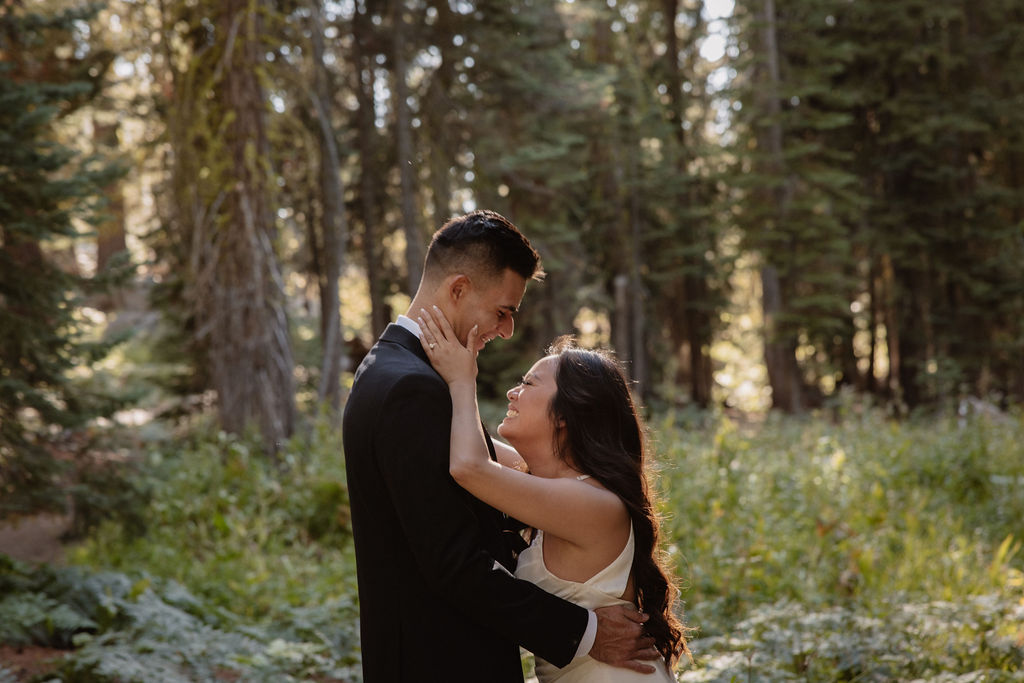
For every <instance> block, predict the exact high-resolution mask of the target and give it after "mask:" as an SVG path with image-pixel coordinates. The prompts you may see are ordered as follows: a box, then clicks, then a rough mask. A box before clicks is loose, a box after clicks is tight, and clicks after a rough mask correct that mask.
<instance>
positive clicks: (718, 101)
mask: <svg viewBox="0 0 1024 683" xmlns="http://www.w3.org/2000/svg"><path fill="white" fill-rule="evenodd" d="M735 8H736V5H735V2H734V0H706V2H705V3H704V21H705V23H706V25H707V37H705V38H704V39H703V40H702V41H701V45H700V56H701V57H702V58H704V59H705V60H707V61H708V62H711V63H716V62H718V63H719V64H720V65H719V66H718V67H717V68H716V69H714V70H713V71H712V72H711V73H710V74H708V80H707V88H708V92H709V93H710V94H711V95H712V103H711V106H712V107H713V108H714V111H715V115H714V119H713V121H712V122H711V129H712V131H713V132H714V134H715V135H716V136H718V137H719V138H720V139H721V140H722V142H727V139H726V138H727V137H728V135H729V128H730V126H731V123H732V113H733V110H734V109H733V104H734V103H733V102H731V101H730V100H729V98H728V97H723V96H715V94H716V93H721V92H722V91H723V90H725V89H726V88H728V87H729V85H730V83H731V82H732V79H733V78H735V76H736V71H735V69H733V68H732V67H731V66H730V65H729V64H728V62H723V61H722V60H723V58H724V57H725V56H726V54H730V53H731V48H730V40H731V35H730V26H729V20H730V19H731V17H732V13H733V10H735ZM732 49H735V48H732Z"/></svg>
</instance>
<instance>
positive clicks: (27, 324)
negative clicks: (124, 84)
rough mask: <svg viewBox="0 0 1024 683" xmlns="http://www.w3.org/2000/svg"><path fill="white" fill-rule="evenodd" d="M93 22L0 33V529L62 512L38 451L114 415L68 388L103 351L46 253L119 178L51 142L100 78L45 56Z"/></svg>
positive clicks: (53, 464) (6, 24)
mask: <svg viewBox="0 0 1024 683" xmlns="http://www.w3.org/2000/svg"><path fill="white" fill-rule="evenodd" d="M91 13H92V12H91V11H86V10H81V9H78V10H74V11H71V12H65V13H57V14H55V15H53V16H46V17H44V16H42V15H38V14H33V13H25V12H22V11H14V10H12V11H5V12H4V15H3V17H2V24H0V29H2V31H0V51H2V53H3V54H4V56H5V61H4V63H2V64H0V187H2V188H3V190H2V194H0V329H2V330H3V335H2V336H0V494H2V495H0V517H3V516H6V515H11V514H19V513H25V512H31V511H34V510H37V509H41V508H49V509H60V508H62V507H63V501H64V496H63V495H62V493H61V491H60V490H59V487H58V485H57V482H56V478H57V476H58V474H59V473H60V472H61V471H62V469H63V464H62V462H61V461H60V460H59V459H57V458H55V457H54V455H53V453H52V452H51V451H50V450H49V448H48V445H49V444H48V442H49V441H50V440H52V437H53V436H54V435H55V434H59V433H60V431H61V430H62V429H66V428H69V427H75V426H78V425H81V424H82V423H83V422H84V421H85V420H87V419H88V418H90V417H93V416H95V415H97V414H103V413H104V412H105V411H109V410H111V409H113V407H114V406H115V405H116V402H115V401H113V400H111V399H110V397H107V396H102V395H95V394H90V393H89V392H87V391H83V390H81V389H80V388H76V387H74V386H73V385H72V384H71V382H70V380H69V377H68V375H69V371H70V370H71V369H72V368H75V367H79V366H82V367H85V366H89V365H91V364H92V363H94V362H95V361H96V360H97V359H98V358H100V357H102V355H103V354H104V353H105V352H106V351H107V350H108V349H109V345H104V344H97V343H90V342H88V341H87V340H86V339H85V330H86V328H87V327H88V326H87V324H86V323H85V322H84V321H83V320H82V319H81V317H80V316H77V315H76V304H77V297H78V296H79V295H80V294H82V293H83V292H84V291H86V290H87V289H88V288H89V286H90V283H89V282H87V281H86V280H84V279H83V278H80V277H78V276H77V275H74V274H72V273H71V272H69V269H68V268H66V267H65V266H62V265H61V264H60V262H59V258H58V256H57V254H56V253H54V252H55V251H56V249H55V245H56V244H57V242H59V241H60V240H66V239H68V238H71V237H74V236H76V235H78V231H77V229H76V228H75V226H74V224H73V219H76V218H78V219H82V220H86V221H88V220H91V219H92V218H94V217H95V215H96V211H97V210H98V208H99V206H98V198H99V197H101V196H102V193H101V188H102V187H103V185H104V184H106V183H108V182H110V181H111V180H112V179H113V178H115V177H116V176H117V175H118V174H119V173H121V172H122V170H121V169H118V168H115V167H113V166H112V165H107V164H103V163H102V162H101V160H99V159H96V158H78V156H77V155H76V154H75V153H74V152H73V151H72V150H70V149H68V148H66V147H64V146H62V145H61V144H59V142H58V141H57V140H56V136H55V133H54V127H55V122H56V119H57V118H58V117H59V116H60V115H62V114H63V113H66V112H67V111H68V110H70V109H72V108H74V107H76V106H80V105H81V104H82V103H83V101H85V100H86V99H88V96H90V95H94V94H95V91H94V90H95V84H90V83H88V82H86V81H85V78H86V77H87V76H86V74H87V73H88V72H89V71H90V70H95V71H96V72H97V73H102V71H103V69H102V68H100V66H99V65H97V64H96V63H95V62H96V61H97V59H95V58H93V56H92V55H90V53H89V50H88V49H87V47H88V46H87V45H84V44H83V45H79V46H78V47H79V53H84V54H85V55H86V56H85V57H81V56H80V55H79V56H76V58H75V59H73V60H58V59H57V58H56V57H55V56H54V54H53V53H54V50H55V49H56V47H55V46H56V45H59V44H62V43H65V42H73V40H72V38H71V37H70V36H71V35H72V34H73V33H74V31H73V26H74V25H75V24H76V22H83V21H84V20H85V19H88V18H89V16H90V15H91ZM100 61H102V60H100ZM39 63H42V64H47V65H49V66H50V69H49V70H47V69H46V68H43V67H40V66H38V64H39ZM104 66H105V65H104ZM36 68H38V69H39V70H40V71H42V72H44V75H43V77H41V78H40V79H39V80H33V76H35V75H36V74H34V73H33V69H36ZM92 284H96V283H92Z"/></svg>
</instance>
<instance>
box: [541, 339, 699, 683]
mask: <svg viewBox="0 0 1024 683" xmlns="http://www.w3.org/2000/svg"><path fill="white" fill-rule="evenodd" d="M548 354H549V355H553V356H555V357H556V359H557V367H556V371H555V382H556V384H557V385H558V388H557V390H556V392H555V396H554V398H553V399H552V401H551V409H550V410H551V414H552V417H553V418H554V420H556V421H557V420H559V419H561V420H564V421H565V432H564V436H563V437H562V438H561V439H560V441H559V443H557V444H556V449H557V452H558V455H559V457H560V458H563V459H567V458H568V457H571V458H572V463H573V464H574V466H575V468H576V469H577V470H579V471H580V472H582V473H584V474H589V475H590V476H592V477H594V478H595V479H596V480H597V481H599V482H601V484H602V485H603V486H604V487H605V488H607V489H608V490H609V491H612V492H613V493H615V494H616V495H617V496H618V497H619V498H620V499H621V500H622V502H623V503H625V505H626V508H627V509H628V510H629V516H630V518H631V520H632V523H633V534H634V543H635V550H634V553H633V582H634V585H635V588H636V601H637V606H638V607H639V608H640V609H642V610H643V611H644V612H646V613H647V614H648V615H650V619H649V620H648V621H647V623H646V624H645V625H644V629H645V631H646V632H647V633H648V634H649V635H650V636H651V637H653V638H654V643H655V647H656V648H657V649H658V651H659V652H660V653H661V655H662V656H663V657H664V658H665V662H666V663H667V664H668V665H669V667H671V666H672V665H673V664H674V663H675V661H676V660H677V659H678V658H679V656H680V655H682V654H686V655H687V657H689V656H690V651H689V648H688V647H687V645H686V634H685V631H686V629H685V627H684V626H683V624H682V622H681V621H680V619H679V618H678V617H677V616H676V615H675V613H674V611H673V609H674V603H675V599H676V596H677V594H678V590H677V588H676V586H675V585H674V583H673V582H672V580H670V578H669V577H670V573H669V571H668V570H667V568H666V566H665V563H664V560H663V558H662V553H661V550H660V548H659V545H658V517H657V515H656V514H655V512H654V507H653V504H652V500H651V492H650V490H649V486H648V483H647V473H646V471H645V465H646V463H645V457H646V443H645V441H646V440H645V430H644V426H643V421H642V420H641V418H640V416H639V414H638V413H637V410H636V405H635V403H634V401H633V397H632V394H631V393H630V390H629V383H628V381H627V380H626V375H625V373H624V372H623V369H622V367H621V365H620V363H619V362H618V361H617V360H616V359H615V357H614V356H613V355H612V354H611V353H609V352H606V351H595V350H589V349H581V348H578V347H577V346H576V344H575V340H574V339H573V338H572V337H568V336H566V337H559V338H558V339H556V340H555V341H554V343H553V344H552V345H551V346H550V347H549V349H548Z"/></svg>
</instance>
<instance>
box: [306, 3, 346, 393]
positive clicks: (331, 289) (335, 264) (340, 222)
mask: <svg viewBox="0 0 1024 683" xmlns="http://www.w3.org/2000/svg"><path fill="white" fill-rule="evenodd" d="M310 19H311V21H310V24H311V26H310V33H311V35H312V42H313V92H312V93H311V98H312V100H313V107H314V113H315V114H316V120H317V122H318V123H319V127H318V130H317V131H316V132H317V139H318V140H319V156H320V159H319V162H320V163H319V176H320V183H319V184H320V207H321V210H320V218H321V232H322V234H323V246H324V254H323V257H324V258H323V266H324V269H323V279H322V281H321V283H320V334H321V341H322V344H323V363H322V365H321V367H320V385H319V387H318V388H317V397H318V398H319V399H320V400H321V401H329V402H330V405H331V407H332V408H333V409H334V410H335V411H336V410H337V409H338V407H339V406H340V403H341V396H340V386H341V370H342V367H341V351H342V344H341V341H342V340H341V312H340V302H339V299H338V286H339V280H340V278H341V267H342V260H343V258H344V250H345V242H346V241H347V233H348V230H347V224H346V222H345V213H344V206H345V201H344V196H343V195H344V188H343V187H342V184H341V161H340V159H339V156H338V145H337V142H336V141H335V137H334V127H333V126H332V125H331V119H330V107H329V103H330V101H331V95H330V93H331V88H330V85H329V81H328V73H327V65H326V64H324V37H323V32H324V27H323V20H322V19H321V15H320V0H316V1H315V2H313V4H312V7H311V16H310Z"/></svg>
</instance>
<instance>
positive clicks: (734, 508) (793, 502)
mask: <svg viewBox="0 0 1024 683" xmlns="http://www.w3.org/2000/svg"><path fill="white" fill-rule="evenodd" d="M836 413H838V414H839V415H840V417H841V419H840V420H838V421H833V420H832V419H825V418H824V417H823V416H813V417H810V418H805V419H795V418H776V417H770V418H768V419H767V420H766V421H765V422H763V423H739V422H734V421H731V420H729V419H727V418H724V417H716V416H708V415H700V416H674V417H663V418H661V419H658V420H655V421H654V422H652V427H653V431H654V434H655V437H656V452H657V453H658V454H659V460H660V462H661V471H660V473H659V474H658V476H657V478H656V486H657V488H658V489H659V490H660V491H661V498H662V501H661V512H662V513H663V515H664V526H663V530H664V531H663V538H664V539H665V540H666V542H667V544H668V548H669V553H670V556H671V557H672V558H674V560H675V561H676V563H677V565H678V566H679V574H680V576H681V579H682V585H683V599H684V600H685V603H686V610H687V622H688V623H689V624H690V625H692V626H695V627H696V628H697V629H698V633H697V637H696V638H695V639H694V640H693V641H692V643H691V646H692V649H693V651H694V655H695V657H696V660H697V664H696V666H693V667H686V668H684V669H683V670H682V672H681V673H680V680H682V681H716V682H722V683H724V682H726V681H729V682H732V681H738V682H742V681H790V680H800V681H823V682H824V681H934V682H936V683H937V682H940V681H941V682H946V681H961V682H965V683H966V682H967V681H1020V680H1024V553H1022V552H1021V539H1024V496H1022V495H1021V494H1020V491H1021V490H1022V487H1024V416H1022V415H1021V414H1019V413H1012V414H999V415H995V416H990V417H988V418H986V417H977V416H975V417H972V416H967V417H965V418H963V419H956V418H954V419H952V420H944V419H938V418H931V419H924V418H919V419H918V418H915V419H910V420H906V421H902V422H897V421H892V420H889V419H887V418H886V417H885V416H884V415H882V414H880V413H877V412H874V411H871V410H862V409H859V408H858V407H857V406H840V407H839V409H837V411H836ZM179 441H180V442H172V441H170V440H164V441H163V442H161V443H160V444H159V445H156V446H153V447H152V448H151V451H150V453H149V455H148V456H147V458H146V462H145V463H144V466H142V467H140V468H139V470H140V471H144V472H145V473H146V474H145V481H143V482H140V488H141V489H143V490H146V491H148V492H149V493H150V499H149V502H148V504H147V505H146V507H145V508H144V509H143V510H141V512H140V514H137V515H133V516H132V518H133V519H143V520H145V522H146V530H145V533H143V534H141V535H139V534H138V533H137V532H136V531H135V530H133V527H131V526H130V525H125V524H122V523H118V522H116V521H108V522H106V523H104V524H103V525H101V526H100V527H99V528H98V529H97V530H96V531H95V532H94V533H93V534H92V536H91V537H90V538H89V540H88V541H87V542H86V543H85V544H84V545H82V546H81V547H80V548H79V549H77V550H76V551H74V552H72V553H71V554H70V557H69V560H70V561H71V562H72V564H73V565H74V566H71V567H67V568H42V569H36V570H29V569H28V568H26V567H24V566H22V565H18V564H16V563H13V562H10V561H4V562H3V563H0V642H4V643H7V644H18V643H23V644H35V645H43V646H48V647H64V648H69V655H68V657H67V658H66V659H64V660H62V661H61V662H59V663H58V664H55V667H58V668H57V670H56V672H55V673H53V674H50V675H48V676H40V677H38V679H37V680H38V681H40V682H42V681H47V682H50V681H57V680H60V681H64V682H68V683H70V682H82V683H85V682H94V681H96V682H103V683H108V682H110V683H112V682H114V681H117V682H119V683H129V682H131V681H154V680H161V681H288V680H310V681H348V682H352V683H355V682H356V681H358V680H359V679H360V672H359V644H358V626H357V625H358V607H357V605H356V597H355V596H356V584H355V565H354V560H353V556H352V550H351V543H350V542H349V538H348V531H347V524H348V520H347V511H348V508H347V492H346V490H345V488H344V482H345V476H344V463H343V458H342V455H341V445H340V443H339V436H338V430H337V429H335V428H332V427H331V426H330V425H329V424H328V423H327V421H326V420H323V421H317V422H316V423H315V424H314V428H313V430H312V432H311V433H310V434H309V435H308V436H306V437H305V438H301V439H300V438H297V439H295V440H293V441H292V442H291V443H289V444H288V445H287V446H286V447H285V448H284V449H283V451H282V452H281V454H280V455H279V456H278V458H277V459H271V458H268V457H266V456H264V455H263V454H261V453H259V452H258V451H256V450H255V449H254V447H253V446H252V442H251V441H249V440H246V439H244V438H235V437H228V436H225V435H223V434H219V433H217V432H215V431H209V430H202V429H193V430H192V431H191V436H189V437H187V438H185V439H181V440H179ZM439 654H441V653H439ZM446 659H447V658H446V657H444V656H443V655H442V656H441V657H440V659H439V661H444V660H446ZM526 662H527V664H529V658H527V659H526ZM439 666H443V664H439V663H438V662H424V670H425V672H427V673H428V674H429V673H430V672H433V673H437V667H439ZM431 675H432V674H431ZM425 677H426V678H429V677H430V676H429V675H426V674H425ZM8 680H15V678H14V674H13V673H12V672H11V671H10V670H7V669H4V668H3V665H0V683H7V681H8Z"/></svg>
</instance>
